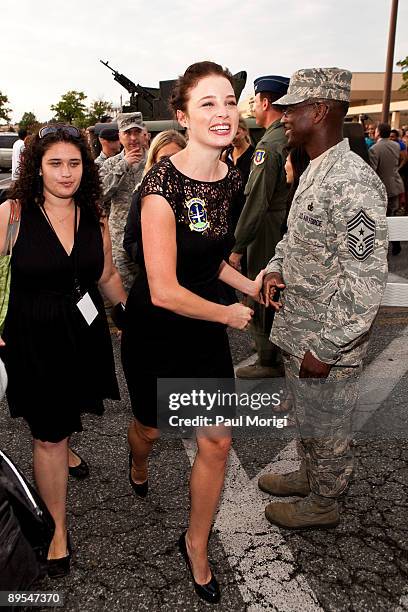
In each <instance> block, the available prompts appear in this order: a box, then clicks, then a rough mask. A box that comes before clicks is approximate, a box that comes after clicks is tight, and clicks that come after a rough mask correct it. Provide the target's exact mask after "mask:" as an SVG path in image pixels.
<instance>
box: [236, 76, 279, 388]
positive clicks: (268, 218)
mask: <svg viewBox="0 0 408 612" xmlns="http://www.w3.org/2000/svg"><path fill="white" fill-rule="evenodd" d="M288 85H289V79H288V78H287V77H282V76H264V77H259V78H257V79H255V81H254V88H255V118H256V123H257V125H259V126H261V127H264V128H266V131H265V134H264V135H263V137H262V138H261V140H260V141H259V142H258V144H257V146H256V149H255V152H254V155H253V157H252V163H251V173H250V175H249V179H248V182H247V184H246V187H245V196H246V202H245V206H244V208H243V210H242V213H241V215H240V218H239V221H238V224H237V228H236V230H235V246H234V248H233V252H232V253H231V255H230V257H229V263H230V264H231V265H232V266H233V267H234V268H237V269H239V267H240V260H241V257H242V254H243V253H244V252H245V249H247V265H248V277H249V278H251V279H254V278H255V277H256V275H257V274H258V273H259V271H260V270H261V269H262V268H264V267H265V266H266V264H267V263H268V261H269V260H270V258H271V257H272V256H273V254H274V252H275V246H276V244H277V243H278V242H279V240H280V239H281V237H282V234H281V227H282V224H283V221H284V219H285V214H286V203H287V197H288V186H287V183H286V175H285V169H284V166H285V152H284V150H285V146H286V145H287V140H286V136H285V133H284V129H283V126H282V124H281V122H280V120H281V117H282V110H281V108H280V107H277V106H275V104H274V102H275V100H277V99H278V98H280V97H281V96H283V95H284V94H285V93H286V92H287V89H288ZM251 308H252V309H253V310H254V316H253V319H252V322H251V333H252V336H253V339H254V341H255V345H256V350H257V353H258V361H257V362H256V363H255V364H254V365H249V366H245V367H242V368H239V369H238V370H237V376H238V377H240V378H249V379H251V378H267V377H274V376H282V374H283V371H282V366H281V365H280V356H279V351H278V349H277V347H276V346H274V345H273V344H272V343H271V342H270V341H269V334H270V331H271V326H272V321H273V311H272V309H269V310H268V309H267V310H266V309H265V308H264V307H263V306H262V305H261V304H259V303H257V302H253V303H251Z"/></svg>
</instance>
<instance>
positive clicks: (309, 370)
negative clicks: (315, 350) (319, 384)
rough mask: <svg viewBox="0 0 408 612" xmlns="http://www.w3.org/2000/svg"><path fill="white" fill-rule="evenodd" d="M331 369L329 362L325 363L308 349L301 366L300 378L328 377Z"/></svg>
mask: <svg viewBox="0 0 408 612" xmlns="http://www.w3.org/2000/svg"><path fill="white" fill-rule="evenodd" d="M330 370H331V365H330V364H329V363H323V361H320V360H319V359H317V358H316V357H315V356H314V355H313V354H312V353H311V352H310V351H306V353H305V354H304V357H303V361H302V364H301V366H300V371H299V378H327V377H328V375H329V373H330Z"/></svg>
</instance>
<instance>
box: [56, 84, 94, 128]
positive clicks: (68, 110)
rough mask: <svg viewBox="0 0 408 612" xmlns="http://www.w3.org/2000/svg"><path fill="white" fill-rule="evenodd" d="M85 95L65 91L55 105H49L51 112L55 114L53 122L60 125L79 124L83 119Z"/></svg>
mask: <svg viewBox="0 0 408 612" xmlns="http://www.w3.org/2000/svg"><path fill="white" fill-rule="evenodd" d="M83 100H86V95H85V94H84V92H83V91H74V90H71V91H67V93H66V94H64V95H63V96H61V99H60V101H59V102H58V103H57V104H52V105H51V110H52V111H54V113H55V120H56V121H61V122H62V123H79V124H81V123H82V122H83V120H84V119H85V115H86V106H85V104H84V103H83Z"/></svg>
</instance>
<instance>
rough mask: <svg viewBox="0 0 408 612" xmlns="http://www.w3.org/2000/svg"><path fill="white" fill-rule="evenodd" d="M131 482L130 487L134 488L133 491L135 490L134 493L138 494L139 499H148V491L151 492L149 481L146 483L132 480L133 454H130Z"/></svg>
mask: <svg viewBox="0 0 408 612" xmlns="http://www.w3.org/2000/svg"><path fill="white" fill-rule="evenodd" d="M129 482H130V486H131V487H132V489H133V490H134V492H135V493H136V495H137V496H138V497H146V495H147V493H148V491H149V481H148V480H146V481H145V482H141V483H138V482H135V481H134V480H133V478H132V453H129Z"/></svg>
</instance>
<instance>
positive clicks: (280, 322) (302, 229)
mask: <svg viewBox="0 0 408 612" xmlns="http://www.w3.org/2000/svg"><path fill="white" fill-rule="evenodd" d="M309 174H310V167H309V168H308V169H307V170H306V172H305V173H304V174H303V175H302V177H301V181H300V184H299V187H298V189H297V191H296V193H295V196H294V199H293V203H292V207H291V211H290V214H289V219H288V232H287V234H286V235H285V236H284V238H283V239H282V240H281V242H280V243H279V244H278V245H277V247H276V251H275V256H274V257H273V258H272V259H271V261H270V262H269V264H268V266H267V268H266V271H267V272H280V273H281V274H282V276H283V279H284V282H285V284H286V289H285V291H284V292H283V295H282V302H283V308H282V309H281V311H280V312H279V313H278V314H277V315H276V316H275V320H274V324H273V327H272V332H271V340H272V341H273V342H274V343H275V344H277V345H278V346H280V347H281V348H283V349H284V350H285V351H286V352H288V353H290V354H292V355H295V356H297V357H303V355H304V354H305V352H306V351H307V350H310V351H311V352H312V353H313V355H314V356H315V357H317V358H318V359H319V360H320V361H322V362H325V363H329V364H336V365H342V366H346V365H347V366H352V365H357V364H359V363H360V362H361V360H362V358H363V356H364V354H365V352H366V349H367V342H368V334H369V331H370V328H371V325H372V323H373V320H374V318H375V316H376V314H377V311H378V308H379V305H380V302H381V297H382V294H383V292H384V289H385V284H386V279H387V248H388V229H387V220H386V216H385V215H386V208H387V195H386V192H385V189H384V185H383V184H382V182H381V181H380V179H379V178H378V176H377V175H376V174H375V172H374V171H373V170H372V169H371V168H370V167H369V166H368V164H366V163H365V162H364V161H363V160H362V159H361V158H360V157H359V156H358V155H356V154H355V153H353V152H351V151H350V147H349V144H348V141H347V139H344V140H343V141H342V142H340V143H339V144H337V145H336V146H334V147H332V148H331V149H330V150H329V152H328V154H327V155H326V157H325V158H324V159H323V160H322V162H321V163H320V165H319V166H318V167H317V168H316V170H315V172H314V174H313V175H312V176H310V177H309Z"/></svg>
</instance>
